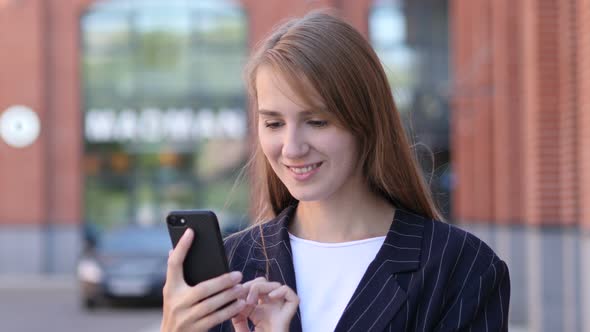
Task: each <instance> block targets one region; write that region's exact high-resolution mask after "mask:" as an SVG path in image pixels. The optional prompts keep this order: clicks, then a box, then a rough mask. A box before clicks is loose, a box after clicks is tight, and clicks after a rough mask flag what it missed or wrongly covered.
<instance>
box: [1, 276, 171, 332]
mask: <svg viewBox="0 0 590 332" xmlns="http://www.w3.org/2000/svg"><path fill="white" fill-rule="evenodd" d="M160 319H161V308H159V307H157V306H151V307H145V306H144V307H141V308H140V307H133V306H130V305H128V304H118V305H116V306H115V307H106V308H105V307H101V308H98V309H97V310H95V311H92V312H88V311H85V310H84V309H83V308H82V306H81V305H80V304H79V299H78V296H77V290H76V288H75V287H63V286H60V287H51V286H50V287H31V288H25V287H16V288H11V289H9V288H7V287H0V322H1V323H0V324H1V325H0V331H5V332H37V331H60V332H69V331H72V332H74V331H76V332H81V331H84V332H94V331H96V332H99V331H101V332H102V331H109V332H117V331H125V332H156V331H159V328H160Z"/></svg>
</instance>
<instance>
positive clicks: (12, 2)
mask: <svg viewBox="0 0 590 332" xmlns="http://www.w3.org/2000/svg"><path fill="white" fill-rule="evenodd" d="M314 8H334V9H336V10H337V11H339V12H340V13H341V15H342V16H343V17H345V18H346V19H348V20H349V22H351V23H352V24H353V25H354V26H355V27H356V28H357V29H359V30H360V31H361V32H362V33H363V34H364V35H365V36H366V37H367V39H368V40H369V41H370V42H371V44H372V45H373V47H374V48H375V50H376V51H377V53H378V55H379V57H380V58H381V61H382V63H383V65H384V67H385V69H386V72H387V75H388V77H389V79H390V82H391V85H392V89H393V93H394V96H395V98H396V102H397V105H398V107H399V111H400V113H401V115H402V117H403V119H404V123H405V125H406V128H407V129H408V132H409V134H410V136H411V138H412V140H413V142H415V143H416V144H415V145H414V149H415V151H416V155H417V156H418V158H419V160H420V163H421V165H422V168H423V170H424V176H425V177H426V178H427V179H428V180H429V181H430V183H431V188H432V190H433V192H434V194H435V197H436V199H437V203H438V204H439V206H440V208H441V210H442V211H443V213H444V215H445V216H446V218H447V221H448V222H450V223H453V224H457V225H459V226H460V227H463V228H465V229H468V230H469V231H471V232H473V233H475V234H476V235H478V236H479V237H481V238H482V239H483V240H485V241H486V242H487V243H488V244H489V245H490V246H492V247H493V248H494V250H496V252H497V253H498V254H499V256H500V257H501V258H503V259H504V260H505V261H506V262H507V263H508V265H509V268H510V273H511V279H512V298H511V307H510V323H511V331H551V332H553V331H590V286H589V283H588V281H590V232H589V231H590V147H589V146H590V109H589V107H590V39H588V34H589V33H590V0H517V1H511V0H281V1H279V0H267V1H261V0H242V1H238V0H102V1H93V0H0V330H2V331H38V330H49V331H80V330H84V331H94V330H96V331H104V330H109V331H158V330H159V323H160V315H161V312H160V308H159V306H160V301H161V299H160V298H159V297H160V296H161V287H162V284H163V282H164V277H165V268H166V257H167V252H168V249H169V248H170V247H171V245H170V240H169V238H168V234H167V233H166V230H165V228H164V227H163V226H164V217H165V215H166V214H167V213H168V212H169V211H170V210H174V209H194V208H197V209H198V208H202V209H212V210H214V211H215V212H216V213H217V215H218V217H219V219H220V222H221V226H222V231H223V232H224V233H225V234H228V233H231V232H233V231H235V230H237V229H240V228H241V227H244V226H245V225H247V224H248V223H249V220H250V214H249V212H250V210H249V204H250V199H249V197H252V195H256V193H253V192H251V191H250V182H248V180H247V179H246V180H243V181H236V180H239V177H240V171H241V170H242V168H243V166H244V164H245V162H246V161H247V158H248V156H249V152H250V148H251V144H250V135H249V132H248V125H247V124H248V116H247V108H248V104H247V96H246V91H245V90H244V84H243V82H242V76H241V71H242V68H243V65H244V64H245V61H246V59H247V57H248V54H249V53H250V51H251V50H252V49H253V47H254V45H255V44H256V42H257V41H259V40H260V39H262V38H263V37H264V36H265V35H266V34H267V33H268V32H269V31H270V30H271V28H272V27H273V26H274V25H275V24H277V23H278V22H280V21H281V20H282V19H284V18H287V17H292V16H298V15H302V14H304V13H305V12H307V11H309V10H311V9H314ZM584 36H586V37H584ZM22 312H27V313H32V314H33V315H34V316H35V319H31V318H30V316H28V315H23V314H22Z"/></svg>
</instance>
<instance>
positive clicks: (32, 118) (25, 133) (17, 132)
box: [0, 105, 41, 148]
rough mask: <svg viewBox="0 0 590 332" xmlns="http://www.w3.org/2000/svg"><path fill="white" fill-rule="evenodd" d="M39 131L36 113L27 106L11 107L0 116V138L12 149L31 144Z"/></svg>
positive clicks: (39, 125)
mask: <svg viewBox="0 0 590 332" xmlns="http://www.w3.org/2000/svg"><path fill="white" fill-rule="evenodd" d="M40 131H41V123H40V121H39V117H38V116H37V113H35V112H34V111H33V110H32V109H30V108H29V107H27V106H22V105H15V106H11V107H9V108H7V109H6V111H4V113H2V114H1V115H0V137H2V139H3V140H4V141H5V142H6V144H8V145H10V146H12V147H15V148H24V147H26V146H29V145H31V144H33V142H35V140H36V139H37V137H39V133H40Z"/></svg>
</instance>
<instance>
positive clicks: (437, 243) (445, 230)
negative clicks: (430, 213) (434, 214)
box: [406, 211, 507, 284]
mask: <svg viewBox="0 0 590 332" xmlns="http://www.w3.org/2000/svg"><path fill="white" fill-rule="evenodd" d="M406 213H407V214H408V215H409V216H410V217H409V218H406V219H407V220H406V222H409V223H414V224H416V225H422V226H423V233H422V245H421V257H420V265H421V268H422V269H425V270H426V271H425V272H433V273H435V274H436V275H439V276H440V275H441V274H443V275H445V274H446V276H447V277H448V278H450V280H448V281H450V282H451V283H453V282H455V283H459V284H463V283H464V282H467V283H469V282H470V280H479V277H480V276H482V275H484V274H486V273H493V272H494V271H495V272H497V273H507V267H506V264H505V263H504V261H502V260H501V259H500V257H498V255H497V254H496V253H495V252H494V250H492V248H491V247H490V246H489V245H488V244H486V243H485V242H484V241H482V240H481V239H480V238H478V237H477V236H475V235H474V234H472V233H470V232H468V231H466V230H464V229H462V228H461V227H460V226H456V225H452V224H449V223H446V222H442V221H439V220H434V219H429V218H425V217H422V216H419V215H415V214H411V213H409V212H407V211H406ZM500 270H501V271H500Z"/></svg>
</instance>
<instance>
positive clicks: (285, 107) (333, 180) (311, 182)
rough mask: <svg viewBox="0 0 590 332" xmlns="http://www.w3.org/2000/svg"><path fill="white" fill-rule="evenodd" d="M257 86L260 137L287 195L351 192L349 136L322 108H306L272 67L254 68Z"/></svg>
mask: <svg viewBox="0 0 590 332" xmlns="http://www.w3.org/2000/svg"><path fill="white" fill-rule="evenodd" d="M256 90H257V94H258V110H257V112H258V139H259V141H260V145H261V147H262V151H263V152H264V155H265V156H266V158H267V160H268V162H269V163H270V165H271V166H272V169H273V170H274V172H275V173H276V174H277V176H278V177H279V178H280V179H281V181H282V182H283V184H284V185H285V186H286V187H287V189H288V190H289V192H290V193H291V195H292V196H293V197H295V198H296V199H298V200H299V201H320V200H327V199H329V198H332V197H334V195H335V194H338V193H342V192H343V190H354V189H355V186H356V185H358V183H360V182H359V181H357V180H359V179H360V172H359V171H358V170H357V167H356V166H357V163H358V153H357V144H356V141H355V139H354V137H353V135H352V134H351V133H350V132H348V131H347V130H345V129H343V128H342V127H341V126H337V125H336V123H335V121H334V119H333V118H331V117H330V116H329V114H328V113H326V112H325V111H324V110H322V109H309V108H308V107H306V106H305V103H304V102H303V101H302V100H301V98H298V97H297V95H296V94H295V92H294V91H293V90H292V89H291V88H290V87H289V85H288V83H287V82H286V81H285V80H283V78H282V77H281V75H280V74H275V73H274V72H273V71H272V69H271V68H270V67H267V66H262V67H260V68H259V69H258V72H257V76H256ZM316 99H318V98H316ZM320 104H321V103H320Z"/></svg>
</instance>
